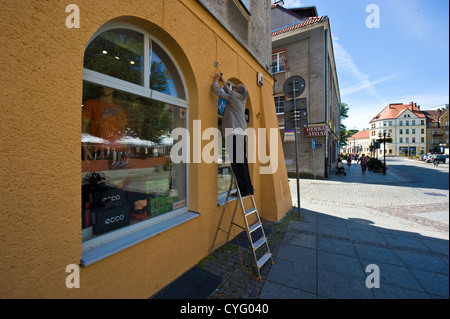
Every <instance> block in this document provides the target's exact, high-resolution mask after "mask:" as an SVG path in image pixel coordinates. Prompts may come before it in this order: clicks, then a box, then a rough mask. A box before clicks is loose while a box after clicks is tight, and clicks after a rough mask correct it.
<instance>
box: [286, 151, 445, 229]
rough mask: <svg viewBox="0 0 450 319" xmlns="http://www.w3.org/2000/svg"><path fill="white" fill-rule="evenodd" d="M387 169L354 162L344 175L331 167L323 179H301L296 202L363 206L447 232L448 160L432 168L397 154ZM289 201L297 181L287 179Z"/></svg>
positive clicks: (294, 192) (302, 203)
mask: <svg viewBox="0 0 450 319" xmlns="http://www.w3.org/2000/svg"><path fill="white" fill-rule="evenodd" d="M386 166H387V168H388V169H387V173H386V175H383V174H382V173H373V172H369V171H366V173H365V174H362V171H361V167H360V165H359V164H356V162H355V161H353V163H352V165H351V167H350V168H349V167H348V166H347V165H345V171H346V174H347V175H346V176H344V175H335V171H332V172H331V173H330V175H329V178H328V179H327V180H305V179H303V180H301V182H300V198H301V201H300V206H301V207H302V208H306V207H307V206H311V205H320V204H325V205H330V204H331V205H333V204H334V205H336V206H339V207H341V208H344V207H347V208H349V209H355V208H356V209H360V208H367V209H368V210H370V211H375V212H380V213H382V214H381V215H380V216H383V215H385V214H388V215H390V216H395V217H398V218H401V219H402V220H405V221H409V222H411V223H410V227H417V228H418V229H424V230H433V231H439V232H443V234H445V233H446V234H447V238H448V231H449V228H448V225H449V214H448V210H449V164H440V165H439V166H438V167H434V165H433V164H431V163H424V162H419V161H415V160H410V159H406V158H400V157H387V158H386ZM290 187H291V194H292V198H293V204H294V205H296V203H297V196H296V194H297V193H296V180H295V179H290Z"/></svg>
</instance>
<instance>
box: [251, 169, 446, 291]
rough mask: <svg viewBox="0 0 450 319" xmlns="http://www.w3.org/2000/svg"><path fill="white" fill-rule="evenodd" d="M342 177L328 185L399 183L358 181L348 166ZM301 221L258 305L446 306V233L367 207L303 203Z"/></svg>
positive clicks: (374, 178) (376, 178) (391, 178)
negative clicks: (354, 301)
mask: <svg viewBox="0 0 450 319" xmlns="http://www.w3.org/2000/svg"><path fill="white" fill-rule="evenodd" d="M346 171H347V176H345V177H344V176H342V175H338V176H330V180H334V181H343V182H344V183H347V182H361V180H365V179H370V180H365V182H366V183H377V184H378V183H380V182H382V184H390V183H398V182H401V181H402V177H401V176H399V175H396V174H395V173H393V172H392V171H389V170H388V171H389V173H388V174H387V175H384V176H383V175H382V174H375V173H372V172H366V174H362V173H361V170H360V167H359V165H355V164H352V167H351V168H350V169H348V167H347V166H346ZM333 173H334V172H333ZM369 174H370V175H369ZM446 214H447V223H448V212H446ZM301 215H302V220H301V221H297V220H295V221H292V222H290V224H289V226H288V230H287V232H286V235H285V237H284V239H283V241H282V243H281V245H280V248H279V249H278V251H277V253H276V256H275V263H274V265H273V266H272V267H271V269H270V272H269V274H268V276H267V277H266V279H267V281H266V283H265V284H264V287H263V289H262V291H261V294H260V295H259V298H261V299H264V298H273V299H281V298H287V299H290V298H294V299H303V298H308V299H310V298H333V299H336V298H362V299H372V298H377V299H385V298H395V299H397V298H398V299H410V298H413V299H428V298H449V246H448V233H447V234H444V233H442V232H435V233H433V232H432V231H431V232H430V230H429V229H428V228H427V229H423V230H424V231H422V229H420V227H418V225H417V224H414V225H412V222H409V221H406V220H404V219H399V218H396V217H394V216H390V215H386V214H380V212H379V211H373V210H370V209H368V208H367V207H364V208H360V207H343V206H337V205H333V204H328V205H324V204H323V203H322V204H320V205H319V204H311V203H307V204H305V205H301ZM419 232H420V233H419ZM423 234H426V235H423ZM377 275H379V277H378V278H379V280H378V278H377ZM366 283H367V285H366ZM378 283H379V285H376V284H378ZM368 286H369V288H368ZM374 286H375V287H379V288H375V287H374Z"/></svg>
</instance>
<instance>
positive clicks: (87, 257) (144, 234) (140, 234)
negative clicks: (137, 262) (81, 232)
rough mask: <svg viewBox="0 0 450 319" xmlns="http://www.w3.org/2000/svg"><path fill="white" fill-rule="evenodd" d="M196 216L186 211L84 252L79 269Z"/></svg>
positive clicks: (196, 215)
mask: <svg viewBox="0 0 450 319" xmlns="http://www.w3.org/2000/svg"><path fill="white" fill-rule="evenodd" d="M198 216H200V214H199V213H196V212H189V211H188V212H185V213H182V214H180V215H177V216H175V217H173V218H169V219H167V220H164V221H161V222H159V223H156V224H154V225H151V226H149V227H146V228H143V229H140V230H138V231H135V232H133V233H131V234H128V235H126V236H123V237H120V238H117V239H115V240H112V241H109V242H107V243H105V244H103V245H99V246H96V247H92V248H90V249H87V250H84V251H83V253H82V256H81V267H87V266H89V265H91V264H93V263H95V262H97V261H100V260H102V259H104V258H106V257H109V256H111V255H113V254H115V253H118V252H120V251H122V250H124V249H127V248H129V247H131V246H133V245H136V244H138V243H140V242H142V241H144V240H147V239H149V238H151V237H154V236H156V235H158V234H161V233H162V232H165V231H166V230H169V229H171V228H173V227H176V226H178V225H181V224H183V223H185V222H187V221H189V220H191V219H194V218H196V217H198Z"/></svg>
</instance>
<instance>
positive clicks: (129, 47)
mask: <svg viewBox="0 0 450 319" xmlns="http://www.w3.org/2000/svg"><path fill="white" fill-rule="evenodd" d="M143 43H144V42H143V34H141V33H139V32H136V31H132V30H126V29H115V30H110V31H106V32H103V33H102V34H100V35H99V36H97V37H96V38H95V39H94V40H92V42H91V43H90V44H89V46H88V47H87V49H86V52H85V55H84V67H85V68H86V69H89V70H92V71H96V72H100V73H103V74H106V75H109V76H112V77H115V78H118V79H121V80H125V81H127V82H131V83H134V84H138V85H142V78H143V77H142V74H143V73H142V69H143V55H144V54H143V47H144V46H143Z"/></svg>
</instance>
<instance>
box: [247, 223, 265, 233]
mask: <svg viewBox="0 0 450 319" xmlns="http://www.w3.org/2000/svg"><path fill="white" fill-rule="evenodd" d="M261 226H262V224H261V223H260V222H256V223H254V224H253V225H251V226H250V227H249V228H248V232H249V233H252V232H254V231H255V230H257V229H258V228H259V227H261Z"/></svg>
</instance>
